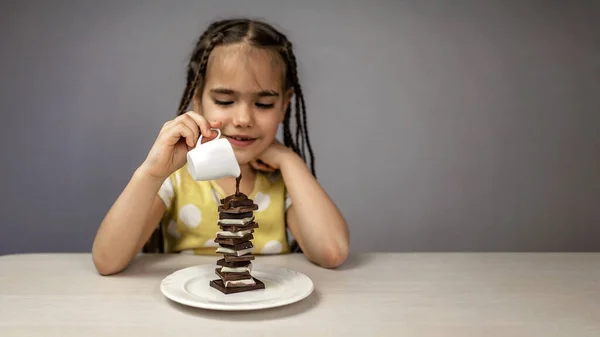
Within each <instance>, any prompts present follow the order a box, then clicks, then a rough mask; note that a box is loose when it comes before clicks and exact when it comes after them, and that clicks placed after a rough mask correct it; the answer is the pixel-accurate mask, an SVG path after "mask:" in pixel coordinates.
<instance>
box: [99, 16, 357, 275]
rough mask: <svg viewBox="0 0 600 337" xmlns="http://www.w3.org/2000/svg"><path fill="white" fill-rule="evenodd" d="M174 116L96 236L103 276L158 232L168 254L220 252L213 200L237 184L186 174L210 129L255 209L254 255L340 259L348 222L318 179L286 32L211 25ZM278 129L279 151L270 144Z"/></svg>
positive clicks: (254, 24) (244, 24)
mask: <svg viewBox="0 0 600 337" xmlns="http://www.w3.org/2000/svg"><path fill="white" fill-rule="evenodd" d="M292 99H294V112H295V126H296V130H295V134H292V132H291V131H290V119H291V118H292V114H291V111H292V109H291V105H292V104H291V100H292ZM190 104H191V105H192V110H191V111H188V109H189V106H190ZM177 115H178V116H177V117H176V118H175V119H173V120H171V121H168V122H167V123H165V124H164V126H163V127H162V129H161V130H160V132H159V134H158V137H157V139H156V141H155V143H154V145H153V147H152V148H151V150H150V151H149V154H148V156H147V158H146V160H145V161H144V162H143V163H142V164H141V165H140V167H139V168H138V169H137V170H136V171H135V173H134V174H133V176H132V178H131V180H130V181H129V183H128V185H127V186H126V187H125V189H124V190H123V192H122V193H121V195H120V196H119V197H118V199H117V200H116V202H115V203H114V205H113V206H112V207H111V209H110V210H109V211H108V213H107V215H106V217H105V218H104V220H103V221H102V223H101V225H100V227H99V229H98V233H97V234H96V238H95V240H94V244H93V248H92V256H93V261H94V264H95V266H96V268H97V270H98V271H99V273H100V274H102V275H108V274H114V273H118V272H120V271H122V270H123V269H124V268H126V266H127V265H128V264H129V263H130V261H131V260H132V259H133V258H134V257H135V256H136V255H137V253H138V252H139V251H140V249H141V248H142V247H143V246H144V245H145V244H146V242H147V241H148V239H149V238H150V236H151V235H152V233H153V232H154V230H155V229H156V228H157V226H160V228H159V229H160V231H161V233H162V234H163V236H164V241H163V243H164V245H165V247H166V251H167V252H193V253H196V254H216V252H215V250H216V244H215V243H214V241H213V240H214V238H215V237H216V232H217V231H218V230H219V227H218V226H217V220H218V219H217V214H218V213H217V207H218V202H219V199H222V198H224V197H225V196H227V195H231V194H233V193H235V183H236V182H235V178H234V177H231V178H223V179H219V180H215V181H195V180H193V179H192V178H191V177H190V175H189V174H188V171H187V167H186V153H187V152H188V151H189V150H191V149H192V148H193V147H195V145H196V142H197V141H198V139H199V136H200V135H201V134H202V136H203V137H202V140H203V141H204V140H206V141H209V140H211V139H213V138H215V137H216V136H217V134H218V133H217V132H216V131H215V130H214V129H216V128H218V129H220V130H221V133H222V135H221V137H225V138H227V139H228V140H229V142H230V143H231V145H232V147H233V149H234V152H235V156H236V158H237V161H238V163H239V165H240V169H241V172H242V179H241V183H240V191H241V192H242V193H244V194H246V195H248V197H249V198H251V199H254V201H255V203H256V204H258V205H259V209H258V210H257V211H255V218H256V222H257V223H258V224H259V228H257V229H256V230H255V233H254V239H253V240H252V242H253V244H254V251H253V253H254V254H257V255H259V254H275V253H288V252H290V251H291V246H292V244H293V243H295V244H297V245H298V246H299V247H300V249H301V250H302V252H303V253H304V254H305V256H306V257H307V258H308V259H309V260H311V261H312V262H314V263H316V264H318V265H320V266H322V267H325V268H335V267H337V266H339V265H340V264H342V263H343V262H344V261H345V260H346V258H347V256H348V244H349V243H348V241H349V235H348V228H347V224H346V222H345V220H344V218H343V216H342V215H341V214H340V212H339V211H338V209H337V208H336V206H335V205H334V203H333V202H332V201H331V200H330V198H329V197H328V195H327V194H326V193H325V191H324V190H323V189H322V188H321V186H320V185H319V183H318V182H317V180H316V179H315V176H314V161H313V153H312V149H311V146H310V142H309V139H308V132H307V129H306V127H307V125H306V111H305V104H304V97H303V95H302V88H301V87H300V83H299V80H298V74H297V63H296V57H295V56H294V53H293V50H292V44H291V43H290V42H289V41H288V39H287V38H286V36H285V35H283V34H281V33H280V32H278V31H277V30H275V29H274V28H273V27H272V26H270V25H269V24H267V23H264V22H260V21H254V20H247V19H234V20H224V21H218V22H215V23H213V24H211V25H210V26H209V27H208V29H207V30H206V31H205V32H204V33H203V34H202V36H200V38H199V40H198V42H197V44H196V47H195V49H194V51H193V53H192V56H191V59H190V62H189V65H188V68H187V83H186V87H185V90H184V93H183V97H182V99H181V103H180V105H179V111H178V114H177ZM280 124H283V132H284V143H283V144H281V143H280V142H279V141H278V140H277V139H276V138H275V136H276V132H277V129H278V127H279V125H280ZM307 149H308V154H309V155H310V158H311V166H310V169H309V168H308V166H307V165H306V162H305V161H306V159H305V157H306V154H307V152H306V150H307ZM159 224H160V225H159Z"/></svg>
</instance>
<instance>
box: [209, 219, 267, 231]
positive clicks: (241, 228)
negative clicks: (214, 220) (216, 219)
mask: <svg viewBox="0 0 600 337" xmlns="http://www.w3.org/2000/svg"><path fill="white" fill-rule="evenodd" d="M219 227H220V228H221V229H222V230H224V231H227V232H239V231H245V230H248V229H253V228H258V224H257V223H256V222H254V221H252V222H248V223H246V224H243V225H230V224H223V223H219Z"/></svg>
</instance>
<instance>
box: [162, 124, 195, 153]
mask: <svg viewBox="0 0 600 337" xmlns="http://www.w3.org/2000/svg"><path fill="white" fill-rule="evenodd" d="M165 137H166V142H167V144H168V145H175V144H177V142H179V140H180V139H181V138H185V143H186V144H187V146H190V147H193V146H194V144H195V143H196V139H194V132H193V131H192V130H191V129H190V128H189V127H188V126H187V125H185V124H183V123H178V124H175V125H173V127H171V128H170V129H169V130H168V131H167V132H165Z"/></svg>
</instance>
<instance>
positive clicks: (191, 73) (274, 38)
mask: <svg viewBox="0 0 600 337" xmlns="http://www.w3.org/2000/svg"><path fill="white" fill-rule="evenodd" d="M239 42H246V43H248V44H249V45H251V46H255V47H259V48H265V49H269V50H272V51H274V52H276V53H277V54H278V55H280V57H281V59H282V60H283V62H284V64H285V69H284V70H285V72H284V73H285V75H284V76H285V81H284V83H285V86H286V89H289V88H292V89H293V91H294V98H295V102H294V114H295V116H294V117H295V126H296V130H295V137H292V132H291V130H290V119H291V117H292V104H289V105H288V107H287V109H286V111H285V116H284V119H283V143H284V145H285V146H287V147H289V148H291V149H292V150H293V151H294V152H295V153H297V154H298V155H299V156H300V157H301V158H302V159H303V160H304V161H305V162H308V159H310V168H311V172H312V174H313V175H314V176H315V177H316V172H315V164H314V153H313V150H312V146H311V144H310V139H309V137H308V128H307V122H306V103H305V101H304V95H303V93H302V87H301V86H300V81H299V79H298V64H297V61H296V56H295V55H294V51H293V49H292V43H291V42H290V41H289V40H288V39H287V37H286V36H285V35H283V34H282V33H280V32H279V31H277V30H276V29H275V28H274V27H272V26H271V25H269V24H267V23H265V22H262V21H257V20H251V19H243V18H241V19H228V20H221V21H216V22H213V23H212V24H210V25H209V26H208V28H207V29H206V31H205V32H204V33H203V34H202V35H201V36H200V38H199V39H198V42H197V43H196V46H195V48H194V50H193V52H192V55H191V57H190V61H189V63H188V66H187V77H186V85H185V89H184V91H183V95H182V97H181V101H180V103H179V108H178V111H177V115H181V114H184V113H185V112H186V111H187V109H188V106H189V105H190V103H191V102H192V99H193V96H194V94H195V93H196V92H201V91H202V90H198V89H201V88H202V85H203V80H204V78H205V76H206V68H207V64H208V59H209V56H210V53H211V52H212V50H213V49H214V48H215V47H216V46H219V45H226V44H231V43H239ZM307 150H308V152H307Z"/></svg>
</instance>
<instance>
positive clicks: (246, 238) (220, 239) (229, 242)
mask: <svg viewBox="0 0 600 337" xmlns="http://www.w3.org/2000/svg"><path fill="white" fill-rule="evenodd" d="M252 239H254V236H253V235H252V234H248V235H244V236H242V237H241V238H223V237H218V236H217V238H216V239H215V242H216V243H219V244H221V246H223V247H225V245H229V246H235V245H240V244H242V243H244V242H246V241H250V240H252Z"/></svg>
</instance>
